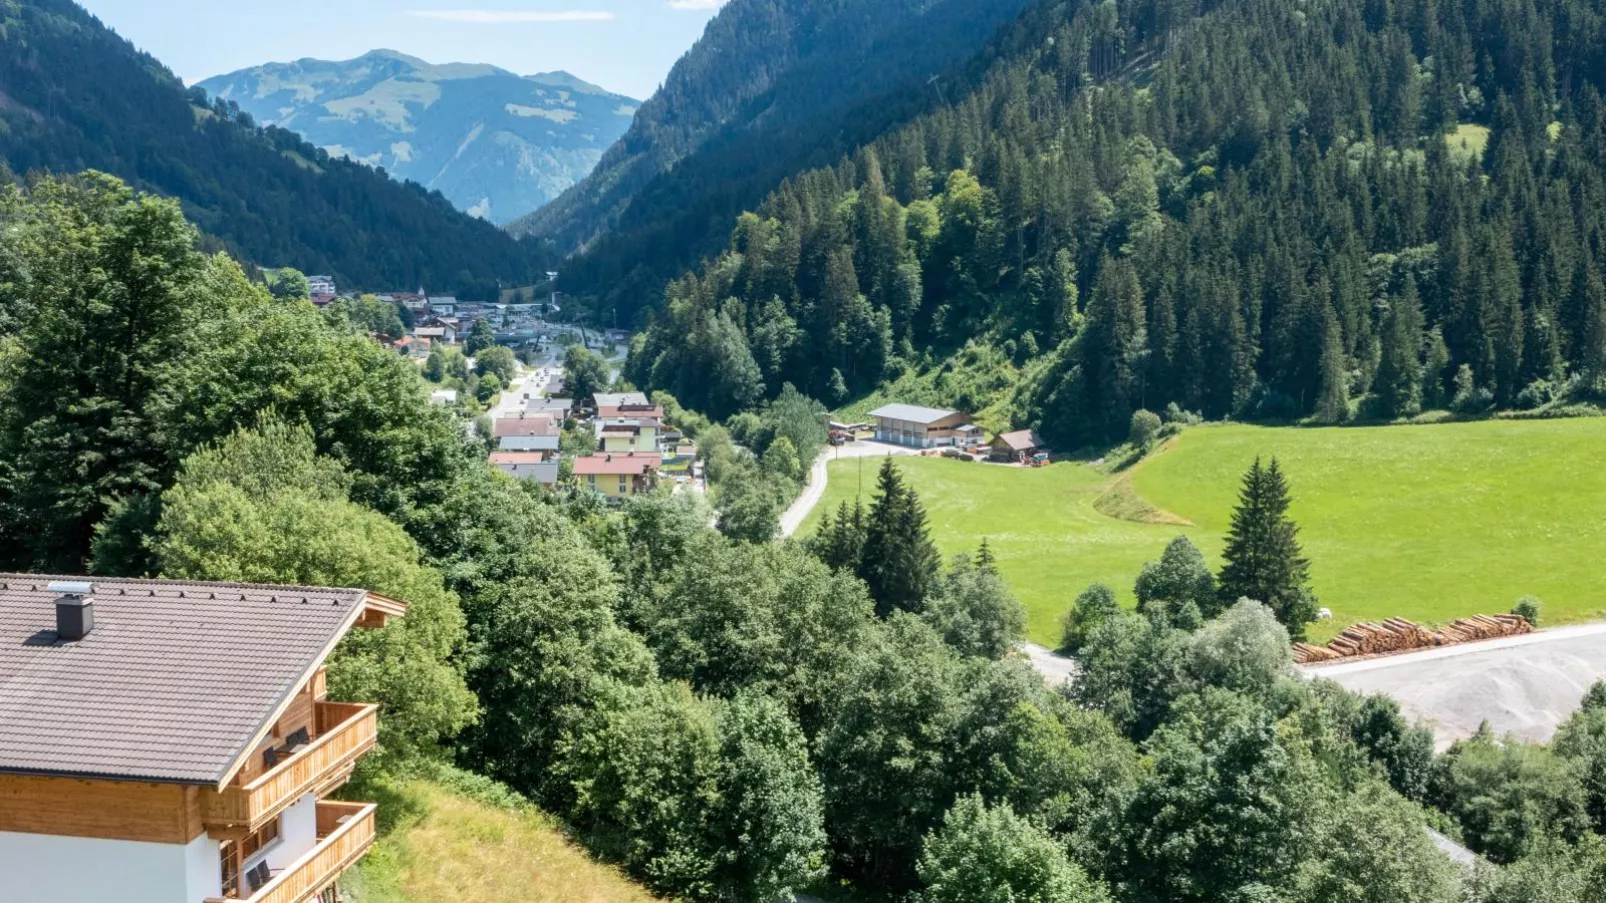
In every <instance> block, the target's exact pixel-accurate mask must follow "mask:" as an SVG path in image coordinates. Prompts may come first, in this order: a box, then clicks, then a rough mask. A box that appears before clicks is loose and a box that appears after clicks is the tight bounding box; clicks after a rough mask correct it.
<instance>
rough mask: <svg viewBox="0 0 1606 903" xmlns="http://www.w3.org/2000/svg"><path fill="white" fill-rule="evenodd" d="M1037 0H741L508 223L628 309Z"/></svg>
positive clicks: (919, 99)
mask: <svg viewBox="0 0 1606 903" xmlns="http://www.w3.org/2000/svg"><path fill="white" fill-rule="evenodd" d="M1028 2H1029V0H734V2H732V3H729V4H727V5H726V6H725V7H724V8H723V9H722V10H721V11H720V13H719V15H717V16H715V18H714V19H713V21H711V22H710V23H709V25H708V28H707V29H706V31H705V32H704V34H703V36H702V38H701V39H700V40H699V41H698V42H697V43H696V44H695V45H694V46H693V47H692V48H691V50H689V51H688V52H687V54H686V55H685V57H683V58H682V59H681V60H680V62H679V63H677V64H676V65H675V67H674V69H672V70H671V71H670V73H669V75H668V77H667V78H666V79H665V81H664V84H663V87H662V88H660V89H659V91H658V92H657V93H656V94H654V95H653V97H652V98H651V99H650V100H648V101H647V102H646V103H644V104H642V106H641V109H640V110H639V111H638V112H637V114H636V118H635V121H634V123H632V125H631V127H630V130H629V131H628V132H627V133H626V134H625V136H624V137H623V138H622V139H621V140H620V141H619V142H617V143H616V144H614V145H613V147H611V148H609V150H608V151H607V153H605V154H604V155H603V158H602V161H601V162H600V163H599V164H598V165H597V168H596V170H595V171H594V172H593V173H592V174H591V175H590V176H589V177H588V178H586V179H585V180H584V181H582V182H581V183H580V184H578V185H576V186H575V187H574V188H572V189H570V190H568V191H567V192H565V193H564V194H563V195H562V196H561V197H559V198H557V199H556V200H554V201H553V202H552V203H550V204H548V205H547V206H546V207H543V208H542V209H541V210H539V211H537V212H535V213H534V214H532V215H530V216H528V217H525V218H524V219H522V220H520V221H518V222H515V223H512V224H511V225H510V226H509V227H508V228H509V229H510V230H511V231H512V232H513V233H514V234H516V235H524V234H534V235H536V236H539V237H542V238H550V239H552V240H554V241H555V242H556V243H557V246H558V248H559V249H560V250H561V251H564V252H567V251H570V250H573V249H577V248H584V249H585V252H584V253H582V254H581V255H580V256H578V257H576V258H575V259H573V260H571V261H569V262H568V263H567V264H566V265H565V266H564V274H563V285H564V288H565V291H570V292H573V293H578V294H585V295H592V296H594V297H595V302H594V303H595V304H596V305H597V307H598V308H599V309H600V310H604V311H606V310H616V311H617V312H618V314H619V319H620V322H628V321H629V320H630V319H631V318H633V317H634V315H635V314H636V313H637V312H638V311H639V310H640V309H641V307H642V302H643V300H645V299H650V298H652V297H655V296H656V295H657V294H658V293H659V292H661V291H662V289H663V286H664V284H665V283H666V282H668V281H669V280H670V279H672V278H674V276H675V274H676V271H677V270H678V269H684V268H685V267H687V266H690V265H692V264H694V263H695V262H696V261H697V260H698V258H699V257H701V256H702V255H704V254H706V253H709V252H710V251H712V250H714V249H716V248H717V247H718V245H719V244H721V243H723V242H724V240H725V238H726V236H727V232H728V230H729V228H730V226H729V224H730V223H731V221H732V220H734V219H735V217H736V215H737V214H738V213H740V212H741V211H742V210H744V209H747V208H750V207H751V206H752V205H754V204H756V203H758V202H759V201H760V200H761V199H762V198H763V197H764V195H765V194H766V193H768V192H769V191H772V190H773V189H774V188H775V187H776V186H777V185H779V184H780V183H781V181H782V180H783V179H785V178H786V177H787V176H788V175H790V174H792V173H794V172H797V171H799V170H801V169H805V168H810V167H815V166H822V165H826V164H829V163H831V162H833V161H834V160H835V159H836V158H837V157H839V156H840V155H841V154H843V153H846V152H848V151H850V150H851V149H852V148H853V147H854V146H855V145H856V144H858V143H861V142H864V141H868V140H870V139H871V138H873V137H875V135H877V134H879V133H880V132H881V131H882V130H884V129H885V128H887V127H889V126H890V125H892V124H894V123H896V122H901V121H904V120H905V119H907V118H908V117H909V116H912V115H914V114H915V113H918V112H920V111H921V110H923V109H925V108H926V107H928V106H929V105H930V104H931V103H932V102H934V101H935V100H936V99H937V97H938V95H939V94H940V91H941V88H940V86H939V88H938V89H937V90H933V88H932V87H930V86H929V85H928V84H927V82H928V80H929V79H930V78H931V77H932V76H933V75H934V74H937V73H941V72H944V71H945V70H947V69H948V68H950V67H952V66H954V65H956V64H959V63H961V62H963V61H964V60H965V59H967V58H968V57H969V56H970V55H971V54H972V53H974V52H976V50H978V49H979V48H980V47H981V46H982V44H983V42H985V41H986V40H987V39H988V38H989V37H991V36H992V34H993V32H994V30H995V29H997V28H998V27H999V26H1001V25H1003V24H1005V23H1006V22H1008V21H1009V20H1010V19H1011V18H1013V17H1014V16H1015V15H1016V14H1017V13H1018V12H1020V10H1021V9H1022V8H1024V7H1025V6H1026V5H1027V3H1028Z"/></svg>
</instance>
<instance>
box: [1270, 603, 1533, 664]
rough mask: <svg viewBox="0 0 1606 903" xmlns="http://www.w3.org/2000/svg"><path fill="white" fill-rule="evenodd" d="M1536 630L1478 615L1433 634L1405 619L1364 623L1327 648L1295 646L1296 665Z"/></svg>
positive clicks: (1513, 618) (1516, 620) (1510, 618)
mask: <svg viewBox="0 0 1606 903" xmlns="http://www.w3.org/2000/svg"><path fill="white" fill-rule="evenodd" d="M1532 630H1533V625H1531V624H1529V623H1528V622H1527V620H1525V619H1524V618H1523V617H1522V616H1521V615H1474V616H1472V617H1470V618H1462V619H1460V620H1458V621H1455V622H1453V623H1451V624H1450V625H1449V626H1447V627H1445V628H1443V629H1442V630H1429V629H1427V628H1426V627H1423V626H1422V625H1420V624H1417V623H1415V622H1412V621H1407V620H1405V619H1404V618H1389V619H1388V620H1386V621H1384V622H1383V623H1381V624H1375V623H1363V624H1355V625H1353V626H1351V627H1346V628H1345V629H1344V632H1343V633H1340V634H1339V635H1338V636H1336V637H1334V638H1333V639H1332V641H1331V642H1329V643H1328V644H1327V645H1326V646H1313V645H1311V644H1309V643H1295V644H1294V661H1295V662H1296V663H1298V664H1301V665H1309V664H1314V663H1317V662H1333V661H1338V660H1340V659H1345V658H1356V657H1359V656H1363V655H1392V654H1395V653H1398V652H1409V651H1411V650H1413V649H1426V648H1429V647H1433V646H1453V645H1455V644H1457V643H1471V642H1474V641H1477V640H1492V639H1498V638H1500V637H1507V636H1517V635H1518V634H1523V633H1528V632H1530V631H1532Z"/></svg>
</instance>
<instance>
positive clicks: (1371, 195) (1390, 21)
mask: <svg viewBox="0 0 1606 903" xmlns="http://www.w3.org/2000/svg"><path fill="white" fill-rule="evenodd" d="M1010 40H1011V41H1012V42H1013V43H1012V46H1011V47H1009V48H1007V49H1006V50H1005V52H1004V53H1003V54H1002V55H1001V56H1000V57H999V59H998V61H997V63H996V64H995V65H993V66H992V67H991V69H990V71H989V72H988V73H987V74H986V75H985V77H984V78H983V79H982V80H981V81H980V83H979V86H978V87H977V89H976V90H975V91H974V92H972V93H970V94H969V95H968V96H966V97H964V98H962V99H956V102H955V103H954V104H953V105H952V106H949V107H946V108H944V109H941V110H938V111H935V112H933V113H931V114H930V115H927V116H924V117H922V118H920V119H919V120H917V121H915V122H913V123H912V124H910V125H908V126H906V127H903V128H900V129H897V130H895V131H892V132H890V133H888V134H886V135H884V136H882V137H881V138H879V139H878V140H876V141H875V142H873V143H870V144H868V145H867V146H865V147H864V148H862V149H861V150H859V151H858V152H857V153H855V154H854V155H853V156H852V157H851V158H850V159H844V160H843V161H842V162H840V163H838V164H836V165H834V166H832V167H830V168H823V169H817V170H813V171H809V172H805V173H801V174H799V175H797V176H796V177H795V178H793V179H791V180H789V181H788V182H787V183H786V184H785V185H784V186H783V187H782V188H781V189H779V190H778V191H776V192H774V193H773V194H772V195H771V196H770V197H769V198H768V199H767V200H765V201H764V202H763V204H761V205H759V206H758V208H757V210H756V212H755V213H753V214H751V215H747V216H744V217H743V218H742V220H741V222H740V224H739V225H738V226H737V227H736V229H735V230H734V234H733V237H732V240H731V243H730V246H729V248H728V249H727V250H726V251H725V253H724V254H723V255H721V256H719V257H718V259H717V260H714V261H713V262H711V263H710V264H708V265H706V266H704V267H703V268H701V269H700V270H698V271H697V272H694V273H690V274H687V275H686V276H685V278H683V279H682V280H680V281H678V282H677V283H676V284H674V285H673V286H672V287H671V289H670V291H669V292H668V311H667V313H666V314H665V315H664V316H662V317H661V318H660V319H659V321H658V322H657V323H656V325H655V326H654V327H653V328H652V330H651V332H650V334H649V336H648V337H647V339H646V342H645V346H644V347H643V348H641V349H639V353H638V354H636V355H635V357H634V359H633V361H632V365H631V376H632V378H633V379H635V380H636V381H637V382H638V384H641V385H651V386H654V387H662V388H666V389H669V390H671V391H673V392H674V393H676V395H678V396H679V397H680V400H681V401H682V402H684V403H686V404H687V405H689V406H693V407H699V406H700V407H702V408H704V409H705V410H707V411H709V412H712V413H716V414H719V413H728V412H729V411H732V410H736V409H739V408H742V407H745V406H747V405H749V404H752V403H754V402H756V401H757V400H759V399H762V398H763V397H764V396H765V395H766V394H768V395H773V394H774V393H776V392H778V391H779V390H780V388H781V386H782V385H783V384H784V383H787V382H791V383H793V384H795V385H797V386H798V387H799V388H801V389H803V390H805V391H807V392H809V393H812V394H816V395H818V396H819V397H824V398H828V399H831V400H839V399H841V398H843V397H845V396H846V395H848V394H849V393H850V392H862V391H865V390H868V389H870V388H872V387H874V386H876V385H877V384H878V383H880V382H881V381H883V380H886V379H888V378H891V377H897V376H899V375H901V374H903V373H905V372H907V371H909V370H911V369H912V368H919V367H923V366H930V365H935V364H939V363H941V361H942V360H943V359H944V358H945V357H946V356H947V355H949V354H950V353H951V352H953V351H955V350H957V349H959V348H960V347H962V346H964V345H965V344H966V343H967V342H977V343H980V344H984V345H988V346H991V348H992V349H993V352H994V353H993V355H992V358H993V359H996V358H1012V361H1011V360H1008V359H1006V360H1004V361H1003V364H1002V366H1003V367H1004V368H1006V369H1012V372H1014V369H1015V368H1018V372H1015V373H1014V375H1015V377H1016V378H1015V382H1016V384H1017V385H1019V386H1020V390H1019V392H1018V393H1017V394H1016V397H1015V400H1014V402H1013V404H1012V405H1011V406H1010V411H1009V415H1010V419H1012V420H1014V421H1015V422H1016V423H1018V424H1020V425H1027V424H1032V425H1036V426H1039V427H1040V428H1041V429H1042V431H1043V433H1044V435H1045V436H1048V437H1049V438H1051V440H1053V441H1056V442H1060V443H1070V444H1073V445H1080V444H1085V443H1087V442H1092V441H1099V440H1103V439H1107V438H1110V437H1113V436H1116V435H1118V434H1120V433H1121V432H1123V431H1124V429H1125V426H1126V424H1127V421H1128V419H1129V417H1130V415H1131V414H1132V413H1133V411H1134V409H1136V408H1140V407H1143V408H1148V409H1150V410H1159V409H1161V408H1165V407H1166V406H1167V405H1168V404H1171V403H1174V404H1176V405H1178V406H1179V407H1181V408H1184V409H1187V410H1191V411H1197V412H1201V413H1203V414H1204V415H1206V416H1208V417H1213V418H1219V417H1226V416H1234V417H1259V418H1278V419H1283V418H1295V417H1304V416H1307V415H1317V416H1318V417H1319V418H1321V419H1326V420H1340V419H1344V418H1346V417H1348V416H1352V415H1355V414H1361V415H1365V416H1376V417H1387V418H1393V417H1399V416H1408V415H1411V414H1413V413H1415V412H1416V411H1418V410H1420V409H1423V408H1426V407H1444V406H1447V405H1452V404H1453V405H1455V406H1456V407H1458V408H1460V409H1462V410H1466V411H1469V412H1470V411H1476V410H1481V409H1487V408H1490V407H1492V406H1495V405H1500V406H1536V405H1541V404H1545V403H1547V402H1550V401H1551V400H1552V399H1554V398H1556V397H1557V396H1559V395H1563V394H1567V393H1572V394H1575V395H1580V394H1583V395H1587V394H1592V393H1594V394H1598V393H1599V392H1600V390H1601V389H1602V386H1603V379H1606V289H1603V286H1602V276H1603V266H1606V182H1603V174H1606V104H1603V103H1602V98H1601V93H1600V92H1601V88H1602V83H1603V81H1606V17H1603V3H1602V2H1601V0H1559V2H1540V0H1461V2H1433V0H1393V2H1386V0H1316V2H1311V3H1302V4H1291V3H1285V2H1279V0H1229V2H1224V3H1207V4H1203V5H1199V6H1193V5H1185V4H1175V3H1171V2H1166V0H1132V2H1121V3H1114V2H1105V3H1099V4H1088V3H1084V2H1078V0H1048V2H1042V3H1039V4H1038V5H1037V6H1035V7H1034V8H1033V9H1032V10H1030V11H1029V12H1028V13H1026V14H1025V15H1024V17H1023V18H1022V20H1021V22H1020V23H1019V25H1018V27H1017V28H1016V29H1015V30H1014V32H1013V33H1012V37H1011V39H1010ZM983 358H988V355H983V354H970V355H967V356H964V358H963V359H962V360H968V361H972V362H973V361H974V360H977V359H983ZM962 360H961V359H956V360H955V362H954V363H950V364H947V365H943V368H942V369H943V370H944V371H946V370H947V369H949V368H951V367H953V366H956V365H960V364H961V363H962ZM994 362H995V363H996V360H995V361H994ZM1008 382H1009V380H1002V383H1003V384H1008Z"/></svg>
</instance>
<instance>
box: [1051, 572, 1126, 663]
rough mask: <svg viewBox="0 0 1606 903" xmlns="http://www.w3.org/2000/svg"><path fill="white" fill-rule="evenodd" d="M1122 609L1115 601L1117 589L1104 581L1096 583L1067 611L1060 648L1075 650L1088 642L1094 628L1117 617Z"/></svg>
mask: <svg viewBox="0 0 1606 903" xmlns="http://www.w3.org/2000/svg"><path fill="white" fill-rule="evenodd" d="M1120 611H1121V606H1120V603H1118V602H1116V601H1115V591H1114V590H1112V589H1110V588H1109V587H1107V586H1105V585H1104V584H1102V583H1095V584H1093V585H1092V586H1090V587H1088V588H1087V589H1085V590H1082V594H1081V595H1080V596H1077V597H1076V601H1075V602H1073V603H1071V610H1070V611H1068V612H1066V613H1065V620H1064V621H1063V622H1062V630H1061V633H1060V648H1061V649H1064V650H1065V651H1067V652H1075V651H1076V650H1078V649H1080V648H1082V645H1083V644H1084V643H1086V642H1087V637H1088V634H1090V633H1092V632H1093V628H1095V627H1097V626H1099V625H1100V624H1102V623H1104V622H1105V621H1108V620H1109V619H1110V618H1113V617H1115V616H1116V615H1117V614H1119V613H1120Z"/></svg>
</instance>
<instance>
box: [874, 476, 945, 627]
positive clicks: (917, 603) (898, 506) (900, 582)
mask: <svg viewBox="0 0 1606 903" xmlns="http://www.w3.org/2000/svg"><path fill="white" fill-rule="evenodd" d="M941 566H942V559H941V557H940V556H939V555H938V553H937V546H936V544H935V543H933V542H932V541H931V531H930V529H929V528H928V527H927V525H926V509H925V507H924V506H922V505H921V504H920V498H919V496H917V495H916V494H915V491H914V490H913V489H911V488H910V487H909V486H908V485H907V484H906V483H904V481H903V477H902V475H900V474H899V473H898V469H897V467H895V466H893V463H892V458H891V456H888V457H887V458H886V459H885V460H884V461H882V463H881V474H880V477H879V478H878V480H877V495H876V499H875V502H874V503H873V504H872V505H871V506H870V516H869V518H868V519H867V521H866V523H865V528H864V551H863V553H862V556H861V558H860V562H859V578H860V579H862V580H863V581H864V582H865V584H866V585H868V586H869V588H870V596H871V598H873V599H875V603H876V614H877V615H880V616H881V617H887V616H888V615H890V614H892V612H893V611H896V610H903V611H915V612H918V611H920V610H921V609H922V608H923V606H924V604H925V601H926V597H927V596H928V595H930V594H931V591H932V590H933V589H935V588H936V586H937V579H938V577H939V576H940V574H941Z"/></svg>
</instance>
